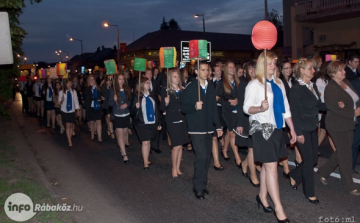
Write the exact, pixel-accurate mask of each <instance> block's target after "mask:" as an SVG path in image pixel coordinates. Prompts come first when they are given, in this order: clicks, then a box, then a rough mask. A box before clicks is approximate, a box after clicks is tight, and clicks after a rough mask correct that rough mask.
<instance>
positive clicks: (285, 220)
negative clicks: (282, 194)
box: [274, 211, 290, 223]
mask: <svg viewBox="0 0 360 223" xmlns="http://www.w3.org/2000/svg"><path fill="white" fill-rule="evenodd" d="M274 215H275V217H276V219H277V221H278V223H290V220H289V219H287V218H285V219H284V220H280V219H278V217H277V215H276V212H275V211H274Z"/></svg>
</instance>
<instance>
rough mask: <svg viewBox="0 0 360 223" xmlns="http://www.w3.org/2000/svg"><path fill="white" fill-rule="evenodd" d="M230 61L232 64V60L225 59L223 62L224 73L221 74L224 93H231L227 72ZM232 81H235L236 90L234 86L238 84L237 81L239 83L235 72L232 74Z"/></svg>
mask: <svg viewBox="0 0 360 223" xmlns="http://www.w3.org/2000/svg"><path fill="white" fill-rule="evenodd" d="M231 63H232V64H234V62H232V61H227V62H226V63H225V68H224V75H223V82H224V90H225V93H227V94H231V90H232V88H233V87H232V85H231V83H230V79H229V73H228V67H229V64H231ZM234 81H235V90H236V88H237V87H238V86H239V83H240V80H239V77H238V76H237V73H236V72H235V74H234Z"/></svg>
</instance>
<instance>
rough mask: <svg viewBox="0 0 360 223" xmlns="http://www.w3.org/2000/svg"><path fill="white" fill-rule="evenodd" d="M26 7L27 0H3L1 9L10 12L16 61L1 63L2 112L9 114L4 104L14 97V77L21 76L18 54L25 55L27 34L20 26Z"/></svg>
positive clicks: (12, 43)
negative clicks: (23, 46)
mask: <svg viewBox="0 0 360 223" xmlns="http://www.w3.org/2000/svg"><path fill="white" fill-rule="evenodd" d="M28 1H29V2H30V4H34V3H40V2H41V1H42V0H28ZM23 8H25V0H11V1H1V2H0V11H5V12H8V14H9V23H10V33H11V45H12V50H13V58H14V63H13V64H12V65H0V113H1V114H5V113H6V114H7V115H9V113H8V111H7V110H5V109H4V104H5V102H6V101H7V100H9V99H11V98H12V90H13V89H14V84H13V83H12V80H11V79H12V78H14V77H17V76H19V73H20V72H19V69H18V67H17V66H18V65H19V64H20V62H21V61H20V59H19V58H18V57H17V56H16V55H18V54H19V55H20V56H22V55H24V52H23V51H22V48H21V46H22V44H23V39H24V38H25V36H26V35H27V33H26V31H25V30H24V29H23V28H21V27H20V21H19V17H20V15H21V14H22V13H23Z"/></svg>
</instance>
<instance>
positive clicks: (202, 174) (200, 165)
mask: <svg viewBox="0 0 360 223" xmlns="http://www.w3.org/2000/svg"><path fill="white" fill-rule="evenodd" d="M190 136H191V141H192V146H193V149H194V152H195V159H194V178H193V187H194V191H195V192H197V193H199V192H202V191H203V190H204V189H206V185H207V175H208V170H209V164H210V158H211V150H212V134H191V135H190Z"/></svg>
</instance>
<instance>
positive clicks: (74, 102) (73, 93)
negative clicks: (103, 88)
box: [59, 90, 79, 113]
mask: <svg viewBox="0 0 360 223" xmlns="http://www.w3.org/2000/svg"><path fill="white" fill-rule="evenodd" d="M67 91H68V90H66V91H65V93H64V92H63V90H60V92H59V104H60V103H61V100H62V97H63V96H64V101H63V102H62V104H60V106H61V108H60V109H61V111H62V112H64V113H72V112H75V109H79V100H78V97H77V93H76V91H75V90H70V93H71V97H72V109H71V110H70V111H67V110H66V105H67Z"/></svg>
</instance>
